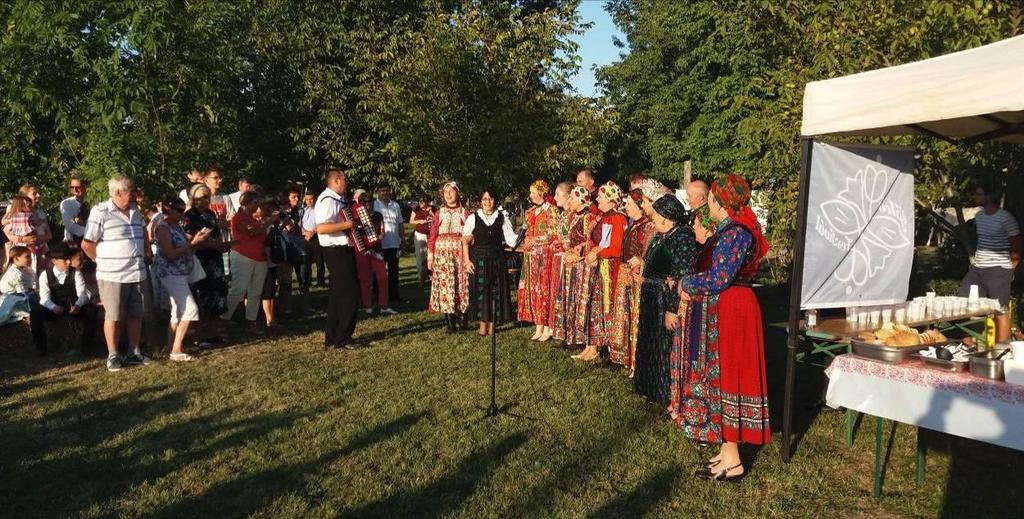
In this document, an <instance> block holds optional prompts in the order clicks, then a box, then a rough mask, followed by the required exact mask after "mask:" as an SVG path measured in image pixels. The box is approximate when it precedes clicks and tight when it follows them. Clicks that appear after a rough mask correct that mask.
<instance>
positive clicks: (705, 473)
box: [695, 463, 747, 483]
mask: <svg viewBox="0 0 1024 519" xmlns="http://www.w3.org/2000/svg"><path fill="white" fill-rule="evenodd" d="M716 466H717V464H716ZM741 468H743V464H742V463H740V464H739V465H734V466H732V467H729V468H727V469H723V470H720V471H717V472H714V471H712V470H711V469H710V468H705V469H699V470H697V472H696V473H695V475H696V476H697V477H699V478H702V479H707V480H710V481H720V482H723V483H739V482H740V481H742V480H743V477H744V476H746V475H747V472H746V471H743V472H740V473H739V474H736V475H733V476H730V475H729V472H730V471H733V470H736V469H741Z"/></svg>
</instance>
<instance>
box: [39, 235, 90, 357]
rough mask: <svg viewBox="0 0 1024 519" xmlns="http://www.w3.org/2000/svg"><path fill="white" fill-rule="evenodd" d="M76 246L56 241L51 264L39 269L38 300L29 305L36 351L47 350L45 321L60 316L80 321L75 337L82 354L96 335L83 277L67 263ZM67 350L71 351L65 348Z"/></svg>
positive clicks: (73, 257)
mask: <svg viewBox="0 0 1024 519" xmlns="http://www.w3.org/2000/svg"><path fill="white" fill-rule="evenodd" d="M79 254H81V251H79V250H78V249H71V248H69V247H68V246H67V245H65V244H63V243H59V244H57V245H55V246H54V247H53V249H52V250H51V251H50V259H51V261H52V263H53V266H52V267H50V268H48V269H45V270H43V271H42V272H40V273H39V303H38V304H35V305H33V306H32V342H33V343H34V344H35V347H36V351H37V352H38V353H39V354H40V355H45V354H46V353H47V343H46V323H47V322H49V321H55V320H57V319H61V318H64V317H70V318H72V319H78V320H79V322H81V323H82V332H81V333H82V335H81V338H80V339H79V344H80V351H81V353H82V354H86V353H88V352H89V349H90V346H91V345H92V342H93V340H94V338H95V336H96V308H95V307H94V306H93V305H92V304H91V303H90V301H89V293H88V292H87V291H86V287H85V278H84V276H82V273H81V272H78V270H76V269H75V268H74V267H72V266H71V264H72V263H73V262H76V261H77V260H76V259H75V256H76V255H79ZM69 353H73V351H72V352H69Z"/></svg>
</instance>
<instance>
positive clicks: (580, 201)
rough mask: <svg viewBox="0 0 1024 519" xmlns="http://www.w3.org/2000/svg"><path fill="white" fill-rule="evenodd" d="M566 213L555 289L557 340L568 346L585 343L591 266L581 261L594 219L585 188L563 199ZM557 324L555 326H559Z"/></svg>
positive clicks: (574, 190) (576, 188) (577, 187)
mask: <svg viewBox="0 0 1024 519" xmlns="http://www.w3.org/2000/svg"><path fill="white" fill-rule="evenodd" d="M566 209H567V210H568V212H569V218H568V224H567V225H568V233H567V238H566V240H565V252H563V253H562V284H561V288H560V289H559V290H558V295H559V299H560V300H559V303H558V304H559V306H560V307H561V308H562V316H563V317H564V319H563V320H561V321H558V322H560V323H562V324H560V325H559V327H558V328H556V330H555V333H556V334H558V335H556V338H557V339H561V340H564V341H565V344H566V345H567V346H579V345H583V343H585V342H586V341H587V327H588V325H589V321H588V320H587V304H588V303H589V297H588V294H589V290H590V289H589V286H590V267H589V266H587V263H586V262H585V261H583V256H584V255H585V254H586V253H587V250H588V248H589V245H590V231H591V230H592V229H593V228H594V224H595V223H596V221H597V219H596V218H595V217H594V215H593V213H592V212H591V211H590V192H589V191H587V188H585V187H581V186H576V187H574V188H572V191H571V192H570V193H569V197H568V198H567V199H566ZM558 322H556V324H557V323H558Z"/></svg>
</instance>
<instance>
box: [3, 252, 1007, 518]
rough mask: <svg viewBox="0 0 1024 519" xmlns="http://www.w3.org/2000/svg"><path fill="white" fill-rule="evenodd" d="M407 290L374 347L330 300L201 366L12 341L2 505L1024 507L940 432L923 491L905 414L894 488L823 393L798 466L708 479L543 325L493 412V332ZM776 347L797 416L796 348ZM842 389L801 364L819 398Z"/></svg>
mask: <svg viewBox="0 0 1024 519" xmlns="http://www.w3.org/2000/svg"><path fill="white" fill-rule="evenodd" d="M403 261H404V262H405V263H404V265H405V266H406V267H407V272H406V275H407V279H406V281H410V282H411V278H412V272H411V270H409V269H408V267H410V264H409V261H410V260H409V258H405V259H404V260H403ZM781 293H782V290H779V289H774V290H772V289H766V290H762V292H761V296H762V303H763V306H764V307H765V311H766V320H768V321H772V320H779V319H781V317H782V315H781V312H784V311H785V308H784V304H780V301H784V298H782V297H781V296H780V294H781ZM404 295H406V296H407V297H409V298H410V299H411V302H410V303H409V304H408V305H407V306H406V308H404V310H406V311H405V312H403V313H402V314H401V315H398V316H395V317H389V318H379V317H373V318H370V319H368V320H366V321H363V322H361V323H360V324H359V327H358V334H359V335H360V336H361V337H363V338H368V339H371V340H372V341H373V343H372V347H370V348H366V349H362V350H359V351H353V352H343V351H333V350H332V351H326V350H324V349H323V347H322V346H321V344H322V334H321V332H320V331H319V330H318V327H319V325H320V322H321V320H322V318H323V309H324V308H325V305H326V298H325V294H324V293H323V292H315V293H314V294H312V295H311V296H310V297H309V298H308V299H306V300H305V301H303V308H304V309H303V311H302V312H300V316H299V317H297V318H296V319H294V320H292V321H291V322H290V324H289V326H288V328H287V329H286V330H285V331H284V332H283V333H281V334H279V335H276V336H243V337H242V340H240V342H238V343H236V344H234V345H231V346H229V347H225V348H222V349H219V350H216V351H214V352H213V353H210V354H208V355H205V356H203V357H202V358H201V359H200V361H198V362H196V363H194V364H191V365H177V364H172V363H169V362H165V361H161V362H157V363H155V364H154V365H152V366H150V367H146V368H134V369H127V370H124V371H122V372H120V373H108V372H107V371H106V370H105V369H104V368H103V366H102V364H101V362H100V360H99V359H88V360H85V361H81V360H78V361H71V360H65V359H64V358H63V355H62V354H61V353H58V354H57V355H55V356H52V357H51V358H49V359H44V360H41V361H40V360H36V359H33V358H32V356H31V354H30V352H28V351H21V350H19V351H11V350H10V349H9V348H7V349H3V348H0V377H2V379H0V380H2V382H0V503H2V505H0V515H3V516H8V517H34V516H39V517H57V516H85V517H108V516H130V517H142V516H145V517H150V516H157V517H168V518H171V517H173V518H180V517H221V516H231V517H234V516H259V517H279V516H286V517H287V516H291V517H296V516H302V517H321V516H353V517H361V516H390V517H405V516H469V517H520V516H527V517H532V516H573V517H575V516H598V517H604V516H608V517H634V516H640V515H646V514H650V515H656V516H674V517H681V516H685V517H694V516H704V517H711V516H716V517H741V516H796V517H805V516H812V517H830V516H831V517H848V516H869V517H879V516H882V517H887V516H918V517H935V516H948V517H961V516H971V517H996V516H1010V515H1011V514H1013V512H1019V503H1020V502H1021V499H1022V498H1024V485H1022V484H1021V483H1020V478H1019V473H1018V472H1016V471H1014V470H1013V468H1014V467H1018V469H1017V470H1019V467H1022V466H1024V455H1022V454H1021V453H1018V452H1015V451H1010V450H1007V449H1001V448H996V447H991V446H988V445H984V444H981V443H977V442H969V441H963V440H957V439H952V438H949V437H946V436H942V435H937V434H930V435H929V436H930V438H931V440H930V441H931V443H932V446H933V450H932V452H931V454H930V456H929V459H928V475H927V481H926V483H925V485H924V486H923V487H917V486H915V483H914V440H915V438H914V431H913V429H912V428H910V427H909V426H899V427H898V428H896V429H895V430H894V431H893V433H892V435H891V436H890V435H889V434H888V433H889V430H887V436H886V440H887V441H891V448H890V451H889V454H888V463H887V469H886V479H885V495H884V496H883V497H882V498H881V499H880V500H875V499H873V498H872V497H871V481H872V479H871V470H872V461H873V446H874V434H873V432H874V431H873V429H874V428H873V422H870V421H865V422H864V424H863V427H862V428H861V430H859V431H858V434H857V438H856V442H855V445H854V446H853V447H852V448H849V447H847V446H846V445H845V442H844V440H843V415H842V414H841V413H838V412H820V413H819V412H817V411H812V410H811V408H810V407H808V406H803V405H802V406H800V408H799V411H800V412H801V415H800V416H799V417H798V422H799V423H800V424H801V431H802V432H804V434H803V436H802V439H801V441H800V443H799V446H798V448H797V451H796V454H795V458H794V460H793V462H792V463H791V464H789V465H784V464H782V463H781V462H780V461H779V446H780V444H779V441H778V438H779V437H778V435H777V434H776V436H775V442H774V443H772V444H770V445H768V446H766V447H765V448H764V449H762V450H761V451H760V452H756V453H750V452H748V453H747V454H748V456H752V459H753V460H754V462H753V464H752V466H751V467H750V469H749V472H750V474H749V477H747V478H746V479H745V480H744V481H743V482H742V484H740V485H725V484H715V483H710V482H704V481H701V480H698V479H695V478H694V477H693V476H692V472H693V469H694V468H695V466H696V464H697V463H698V461H699V460H701V459H703V458H704V457H706V456H708V455H709V452H710V451H708V450H702V449H701V448H699V447H697V446H695V445H694V444H692V443H690V442H689V441H687V440H686V439H685V438H684V437H683V436H682V434H680V433H679V432H678V431H677V430H676V429H675V428H674V427H673V426H672V424H671V423H670V422H669V421H668V420H667V419H666V418H665V417H664V416H663V413H662V412H660V410H659V409H658V408H657V407H656V406H653V405H650V404H647V403H645V402H644V400H643V399H641V398H639V397H638V396H636V395H635V394H634V393H633V392H632V390H631V386H630V382H629V380H628V379H627V378H626V377H624V376H623V375H622V374H621V373H619V372H613V371H611V370H610V369H607V368H606V367H603V366H600V365H594V364H581V363H579V362H575V361H573V360H572V359H570V358H569V355H570V352H568V351H566V350H562V349H559V348H555V347H552V346H551V345H547V344H539V343H534V342H530V341H528V340H527V339H528V337H529V335H530V333H531V331H530V329H527V328H514V329H510V328H505V329H503V330H502V331H501V332H500V334H499V346H498V348H499V360H498V371H499V376H500V379H499V382H498V391H499V393H498V400H499V405H502V406H503V409H504V410H505V411H506V413H505V414H504V415H501V416H499V417H497V418H493V419H485V418H483V414H484V410H485V408H486V405H487V403H488V391H489V387H490V379H489V374H490V371H489V369H490V361H489V357H488V353H489V348H488V346H487V344H488V342H487V341H486V340H485V339H482V338H479V337H477V336H476V335H475V334H474V333H473V332H466V333H463V334H461V335H456V336H450V335H446V334H445V333H444V330H443V328H442V324H441V319H440V318H438V317H437V316H432V315H428V314H427V313H425V312H423V311H420V309H422V308H425V306H426V304H425V297H424V294H423V293H422V292H421V291H418V290H416V289H415V288H414V287H413V286H411V285H407V286H406V288H405V293H404ZM768 340H769V344H768V348H769V350H770V353H769V371H770V376H771V379H772V390H773V392H772V394H771V396H772V398H773V403H772V405H773V408H772V411H773V413H774V418H779V419H781V415H782V412H781V398H782V397H781V387H782V386H781V380H782V373H781V371H782V369H783V365H782V359H783V356H782V355H781V353H782V349H783V347H784V344H783V338H782V336H781V335H780V334H777V333H775V332H770V333H769V335H768ZM0 342H2V339H0ZM821 379H822V375H821V372H820V369H814V368H805V369H803V370H802V371H801V372H800V375H799V382H800V388H801V393H802V395H803V396H802V398H801V400H802V401H812V400H814V399H815V397H816V396H817V395H819V394H820V391H821ZM776 422H778V420H776ZM1020 426H1024V424H1020ZM773 427H774V428H775V429H776V430H779V429H781V426H780V424H778V423H775V424H773ZM748 459H751V458H748ZM1013 515H1015V514H1013Z"/></svg>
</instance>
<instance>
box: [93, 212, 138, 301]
mask: <svg viewBox="0 0 1024 519" xmlns="http://www.w3.org/2000/svg"><path fill="white" fill-rule="evenodd" d="M145 236H146V235H145V226H144V225H143V223H142V214H141V213H139V210H138V208H137V207H135V205H134V204H133V205H132V206H130V209H128V214H127V215H125V214H124V213H122V212H121V211H119V210H118V209H117V207H116V206H114V202H112V201H106V202H103V203H101V204H99V205H97V206H96V207H94V208H93V210H92V212H91V213H89V222H88V223H87V224H86V225H85V239H86V240H89V241H91V242H95V243H96V279H99V280H103V281H112V282H115V283H138V282H139V281H142V280H144V279H146V263H145V261H144V260H143V256H144V251H145V248H146V238H145Z"/></svg>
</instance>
